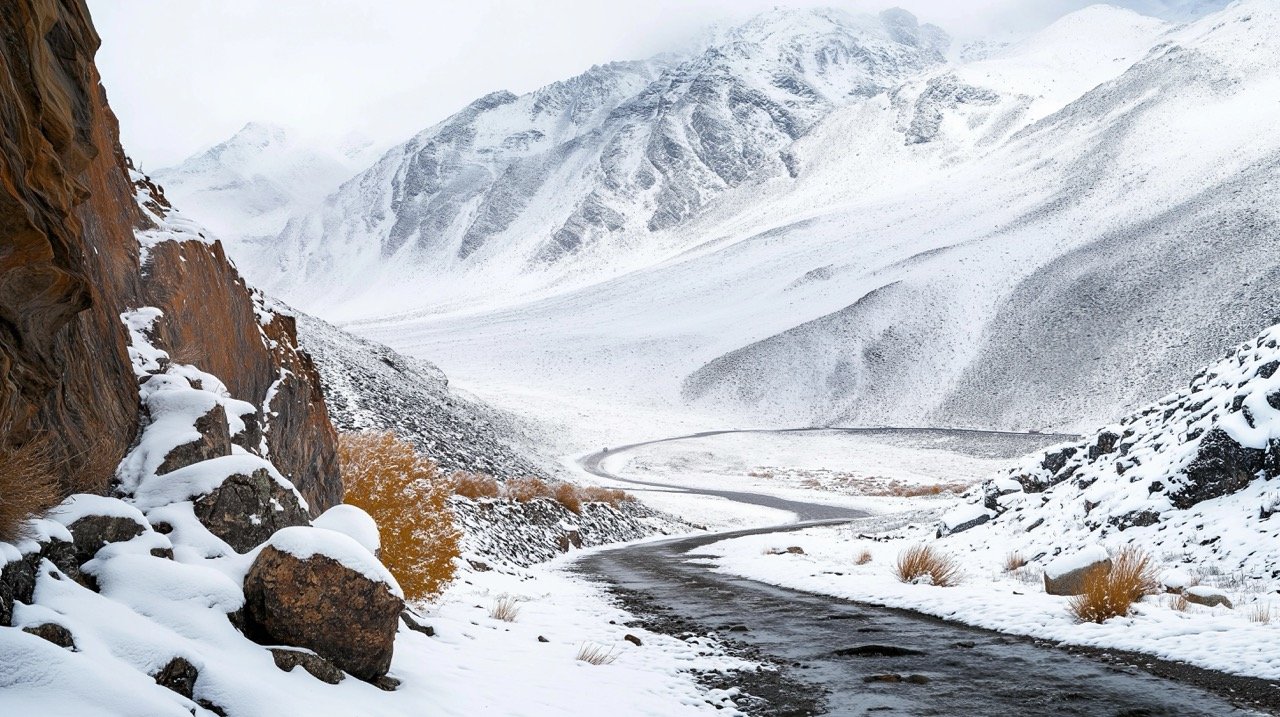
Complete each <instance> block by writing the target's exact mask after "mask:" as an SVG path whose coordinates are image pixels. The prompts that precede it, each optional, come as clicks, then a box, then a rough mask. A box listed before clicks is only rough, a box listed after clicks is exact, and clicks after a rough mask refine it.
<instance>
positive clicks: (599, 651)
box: [577, 642, 618, 665]
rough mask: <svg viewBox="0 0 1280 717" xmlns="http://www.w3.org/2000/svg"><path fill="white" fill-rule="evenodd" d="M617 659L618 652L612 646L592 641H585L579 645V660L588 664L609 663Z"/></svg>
mask: <svg viewBox="0 0 1280 717" xmlns="http://www.w3.org/2000/svg"><path fill="white" fill-rule="evenodd" d="M616 659H618V653H617V652H615V651H614V649H613V648H612V647H605V646H604V645H596V644H594V643H590V642H584V643H582V645H580V646H579V647H578V657H577V660H578V661H579V662H585V663H587V664H588V665H609V664H612V663H613V661H614V660H616Z"/></svg>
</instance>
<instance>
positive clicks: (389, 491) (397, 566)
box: [338, 432, 461, 600]
mask: <svg viewBox="0 0 1280 717" xmlns="http://www.w3.org/2000/svg"><path fill="white" fill-rule="evenodd" d="M338 457H339V461H340V463H341V465H342V480H343V483H344V484H345V485H346V496H345V500H346V502H347V503H350V504H351V505H354V506H356V507H357V508H361V509H363V510H364V511H365V512H366V513H368V514H369V515H371V516H373V519H374V520H375V521H377V523H378V528H379V532H380V533H381V538H382V562H383V563H384V564H385V565H386V566H387V569H389V570H390V571H391V574H392V575H394V576H395V577H396V580H397V581H399V583H400V587H401V588H402V589H403V590H404V594H405V598H406V599H408V600H423V599H427V598H430V597H433V596H435V595H439V594H440V592H441V591H443V590H444V588H445V586H447V585H448V584H449V582H450V581H451V580H453V574H454V570H455V566H454V559H455V558H457V557H458V556H459V554H460V547H459V539H460V537H461V534H460V531H459V530H458V528H457V527H456V526H455V524H454V518H453V513H452V512H451V511H450V510H449V504H448V499H449V496H450V494H451V493H452V489H453V486H452V484H451V481H449V480H446V479H444V478H442V477H441V476H440V473H439V471H438V470H437V469H436V466H435V464H434V463H432V462H431V461H430V460H427V459H426V458H423V457H422V456H419V455H418V454H417V453H416V452H415V451H414V449H413V446H412V445H410V444H408V443H406V442H404V441H401V440H400V439H398V438H396V437H395V435H394V434H392V433H390V432H386V433H346V434H343V435H342V436H341V437H340V439H339V442H338Z"/></svg>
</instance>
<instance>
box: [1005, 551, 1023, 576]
mask: <svg viewBox="0 0 1280 717" xmlns="http://www.w3.org/2000/svg"><path fill="white" fill-rule="evenodd" d="M1026 566H1027V559H1026V558H1024V557H1022V553H1019V552H1018V551H1016V550H1015V551H1013V552H1011V553H1009V554H1008V555H1006V556H1005V558H1004V571H1005V572H1006V573H1013V572H1017V571H1019V570H1021V569H1022V568H1025V567H1026Z"/></svg>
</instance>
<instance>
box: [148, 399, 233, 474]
mask: <svg viewBox="0 0 1280 717" xmlns="http://www.w3.org/2000/svg"><path fill="white" fill-rule="evenodd" d="M153 380H154V379H153ZM195 429H196V431H198V432H199V433H200V438H199V439H197V440H195V441H192V442H190V443H184V444H182V445H180V446H178V447H176V448H174V449H173V450H171V451H169V454H168V455H166V456H165V457H164V462H163V463H161V464H160V467H159V468H157V469H156V475H164V474H165V473H172V472H173V471H176V470H178V469H180V468H186V467H187V466H192V465H195V464H197V463H200V462H202V461H207V460H210V459H212V458H221V457H223V456H229V455H231V432H230V430H229V429H228V428H227V412H226V410H225V409H223V408H222V404H217V405H215V406H214V407H213V408H212V409H211V410H210V411H209V412H208V413H206V414H204V415H203V416H201V417H200V418H197V419H196V422H195Z"/></svg>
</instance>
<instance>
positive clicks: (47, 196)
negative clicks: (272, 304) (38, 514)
mask: <svg viewBox="0 0 1280 717" xmlns="http://www.w3.org/2000/svg"><path fill="white" fill-rule="evenodd" d="M0 37H2V38H3V42H0V441H3V442H5V443H7V444H10V445H22V444H24V443H26V442H27V441H30V440H31V439H32V438H33V437H34V436H36V435H37V434H40V433H48V434H51V435H52V437H53V438H55V439H56V440H54V441H53V443H54V445H56V446H57V451H58V454H57V455H56V456H55V458H56V459H57V461H58V463H59V466H58V472H59V473H60V474H61V475H62V477H63V481H64V483H65V484H66V486H67V489H68V490H67V492H68V493H69V492H72V491H71V488H72V487H74V486H75V485H76V483H77V480H78V479H81V478H80V477H81V476H83V475H85V474H86V473H87V471H86V470H85V468H86V466H87V465H89V464H90V463H94V464H95V465H97V464H101V463H111V462H113V461H114V462H118V461H119V459H120V458H121V457H122V456H123V455H124V453H125V451H126V450H127V448H128V447H129V444H130V442H131V441H132V439H133V437H134V435H135V433H136V431H137V427H138V421H139V415H138V390H137V384H136V381H135V379H134V376H133V372H132V369H131V367H130V364H129V359H128V353H127V350H126V346H127V337H126V334H125V331H124V329H123V327H122V325H121V322H120V314H121V313H122V312H124V311H126V310H130V309H134V308H138V307H141V306H155V307H157V308H159V309H161V310H162V311H163V312H164V318H162V319H161V320H160V321H159V322H158V324H157V326H156V329H157V334H158V336H157V343H158V344H159V345H160V347H161V348H164V349H166V350H169V351H171V352H176V353H178V354H180V355H181V356H182V357H183V359H184V361H186V362H189V363H194V364H196V365H198V366H200V368H202V369H204V370H205V371H208V372H209V373H212V374H214V375H216V376H218V377H219V378H220V379H221V380H222V381H223V382H224V383H226V385H227V387H228V389H229V390H230V392H231V394H232V395H233V396H234V397H235V398H238V399H240V400H243V401H247V402H249V403H251V404H253V405H256V406H262V405H263V403H264V401H265V400H266V398H267V395H268V392H269V390H270V389H271V388H272V387H273V386H275V384H276V383H277V381H279V382H280V383H279V385H278V386H275V388H276V390H275V392H274V394H273V395H274V399H273V400H272V404H271V406H269V407H266V408H268V409H269V410H271V411H274V412H276V414H277V415H275V416H273V417H271V419H270V421H269V422H268V424H269V425H267V426H264V427H263V430H264V432H265V436H266V443H267V445H268V447H269V449H270V456H269V457H270V459H271V460H272V461H273V462H274V463H275V465H276V466H277V467H278V468H279V469H280V470H281V471H282V472H283V473H284V474H285V475H286V476H287V477H289V478H290V479H291V480H293V481H294V483H295V484H296V485H297V486H298V488H299V490H300V491H301V492H302V494H303V495H304V496H305V497H306V498H307V501H308V503H310V505H311V508H312V509H313V510H315V511H317V513H318V512H319V511H323V510H325V509H326V508H328V507H330V506H332V505H334V504H336V503H337V502H339V501H340V499H341V497H342V485H341V479H340V477H339V474H338V466H337V459H336V453H337V451H336V443H337V441H336V436H335V433H334V430H333V427H332V425H331V424H330V423H329V418H328V413H327V410H326V409H325V406H324V403H323V401H322V400H321V398H320V388H319V376H318V374H317V373H316V371H315V368H314V366H312V364H311V361H310V359H309V358H308V357H307V356H306V355H305V354H303V353H302V352H301V351H299V350H298V349H297V340H296V336H295V335H294V333H293V326H292V319H289V318H286V317H276V318H275V319H274V320H272V321H270V322H269V323H268V325H267V326H265V327H263V329H262V331H263V332H265V334H266V336H267V338H268V339H269V340H270V341H271V342H272V343H268V342H264V341H263V338H262V334H261V333H260V332H259V329H258V326H257V314H256V313H255V311H254V300H253V297H252V295H251V293H250V292H249V290H248V289H247V288H246V287H245V285H244V282H243V280H241V278H240V277H239V275H238V274H237V272H236V271H235V269H234V268H233V267H232V266H231V264H230V263H229V262H228V261H227V259H226V256H225V255H224V254H223V250H222V247H221V246H220V245H219V244H216V243H214V244H211V245H210V244H204V243H201V242H192V241H187V242H168V243H163V244H160V245H159V246H156V247H155V248H154V249H152V250H151V252H150V261H149V264H148V266H147V270H146V272H145V278H144V276H143V273H142V272H141V271H140V267H139V250H138V243H137V240H136V238H135V236H134V231H135V230H136V229H139V228H145V227H148V226H149V225H150V223H151V222H150V220H149V219H148V218H147V217H146V215H145V214H144V213H143V212H142V211H141V210H140V209H139V207H138V202H137V200H136V198H135V187H134V185H133V183H132V182H131V180H130V177H129V172H128V166H127V161H126V159H125V157H124V153H123V152H122V150H121V149H120V145H119V132H118V127H117V123H116V119H115V117H114V115H113V114H112V112H111V110H110V108H109V107H108V105H107V101H106V94H105V92H104V91H103V89H102V87H101V86H100V84H99V77H98V72H97V69H96V67H95V66H94V63H93V56H94V53H95V52H96V51H97V49H98V45H99V39H98V36H97V34H96V33H95V32H94V29H93V25H92V23H91V21H90V19H89V13H88V10H87V9H86V7H85V4H84V0H6V2H4V3H0ZM140 184H141V185H142V191H145V195H144V197H143V200H144V203H145V204H146V205H147V206H148V208H150V210H151V211H153V212H155V213H157V214H158V215H163V214H164V212H165V211H167V209H168V202H167V201H166V200H165V199H164V196H163V193H162V192H161V191H160V190H159V188H157V187H155V186H154V185H150V184H149V183H147V182H141V183H140ZM90 472H92V471H90Z"/></svg>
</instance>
